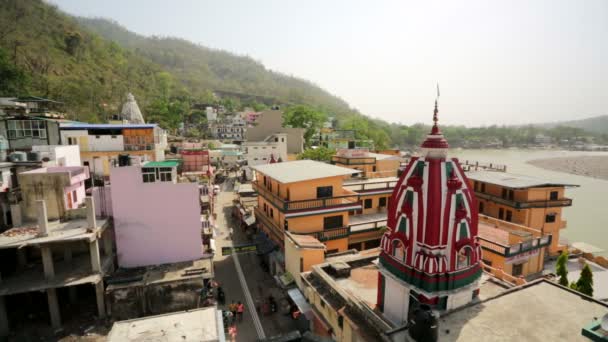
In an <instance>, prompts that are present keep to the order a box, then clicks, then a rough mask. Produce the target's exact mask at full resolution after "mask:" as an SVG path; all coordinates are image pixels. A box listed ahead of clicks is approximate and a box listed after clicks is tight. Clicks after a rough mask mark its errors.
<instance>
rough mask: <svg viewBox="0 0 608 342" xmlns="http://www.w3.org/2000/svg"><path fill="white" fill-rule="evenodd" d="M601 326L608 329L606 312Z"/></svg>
mask: <svg viewBox="0 0 608 342" xmlns="http://www.w3.org/2000/svg"><path fill="white" fill-rule="evenodd" d="M601 327H602V330H606V331H608V313H607V314H605V315H604V317H602V323H601Z"/></svg>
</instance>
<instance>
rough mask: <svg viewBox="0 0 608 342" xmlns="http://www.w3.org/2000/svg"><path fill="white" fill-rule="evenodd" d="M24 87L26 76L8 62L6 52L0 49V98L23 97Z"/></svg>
mask: <svg viewBox="0 0 608 342" xmlns="http://www.w3.org/2000/svg"><path fill="white" fill-rule="evenodd" d="M26 85H27V76H26V74H25V73H24V72H23V70H21V69H19V68H18V67H16V66H15V65H14V64H13V63H12V62H10V61H9V59H8V56H7V54H6V52H5V51H4V50H3V49H2V48H0V96H20V95H24V94H23V92H24V90H25V87H26Z"/></svg>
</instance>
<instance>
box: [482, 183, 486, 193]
mask: <svg viewBox="0 0 608 342" xmlns="http://www.w3.org/2000/svg"><path fill="white" fill-rule="evenodd" d="M481 192H486V183H481Z"/></svg>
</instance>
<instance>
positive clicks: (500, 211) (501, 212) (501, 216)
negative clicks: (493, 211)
mask: <svg viewBox="0 0 608 342" xmlns="http://www.w3.org/2000/svg"><path fill="white" fill-rule="evenodd" d="M498 218H499V219H500V220H504V218H505V210H504V209H503V208H500V209H498Z"/></svg>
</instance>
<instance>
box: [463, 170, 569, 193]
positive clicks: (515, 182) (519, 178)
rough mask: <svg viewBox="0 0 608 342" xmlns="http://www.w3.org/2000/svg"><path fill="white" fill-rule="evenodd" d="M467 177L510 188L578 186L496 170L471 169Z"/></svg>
mask: <svg viewBox="0 0 608 342" xmlns="http://www.w3.org/2000/svg"><path fill="white" fill-rule="evenodd" d="M467 177H468V178H469V179H471V180H474V181H478V182H484V183H489V184H495V185H499V186H503V187H505V188H511V189H526V188H544V187H562V186H566V187H578V185H576V184H566V183H560V182H551V181H549V180H546V179H541V178H534V177H530V176H524V175H518V174H514V173H507V172H496V171H473V172H467Z"/></svg>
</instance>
